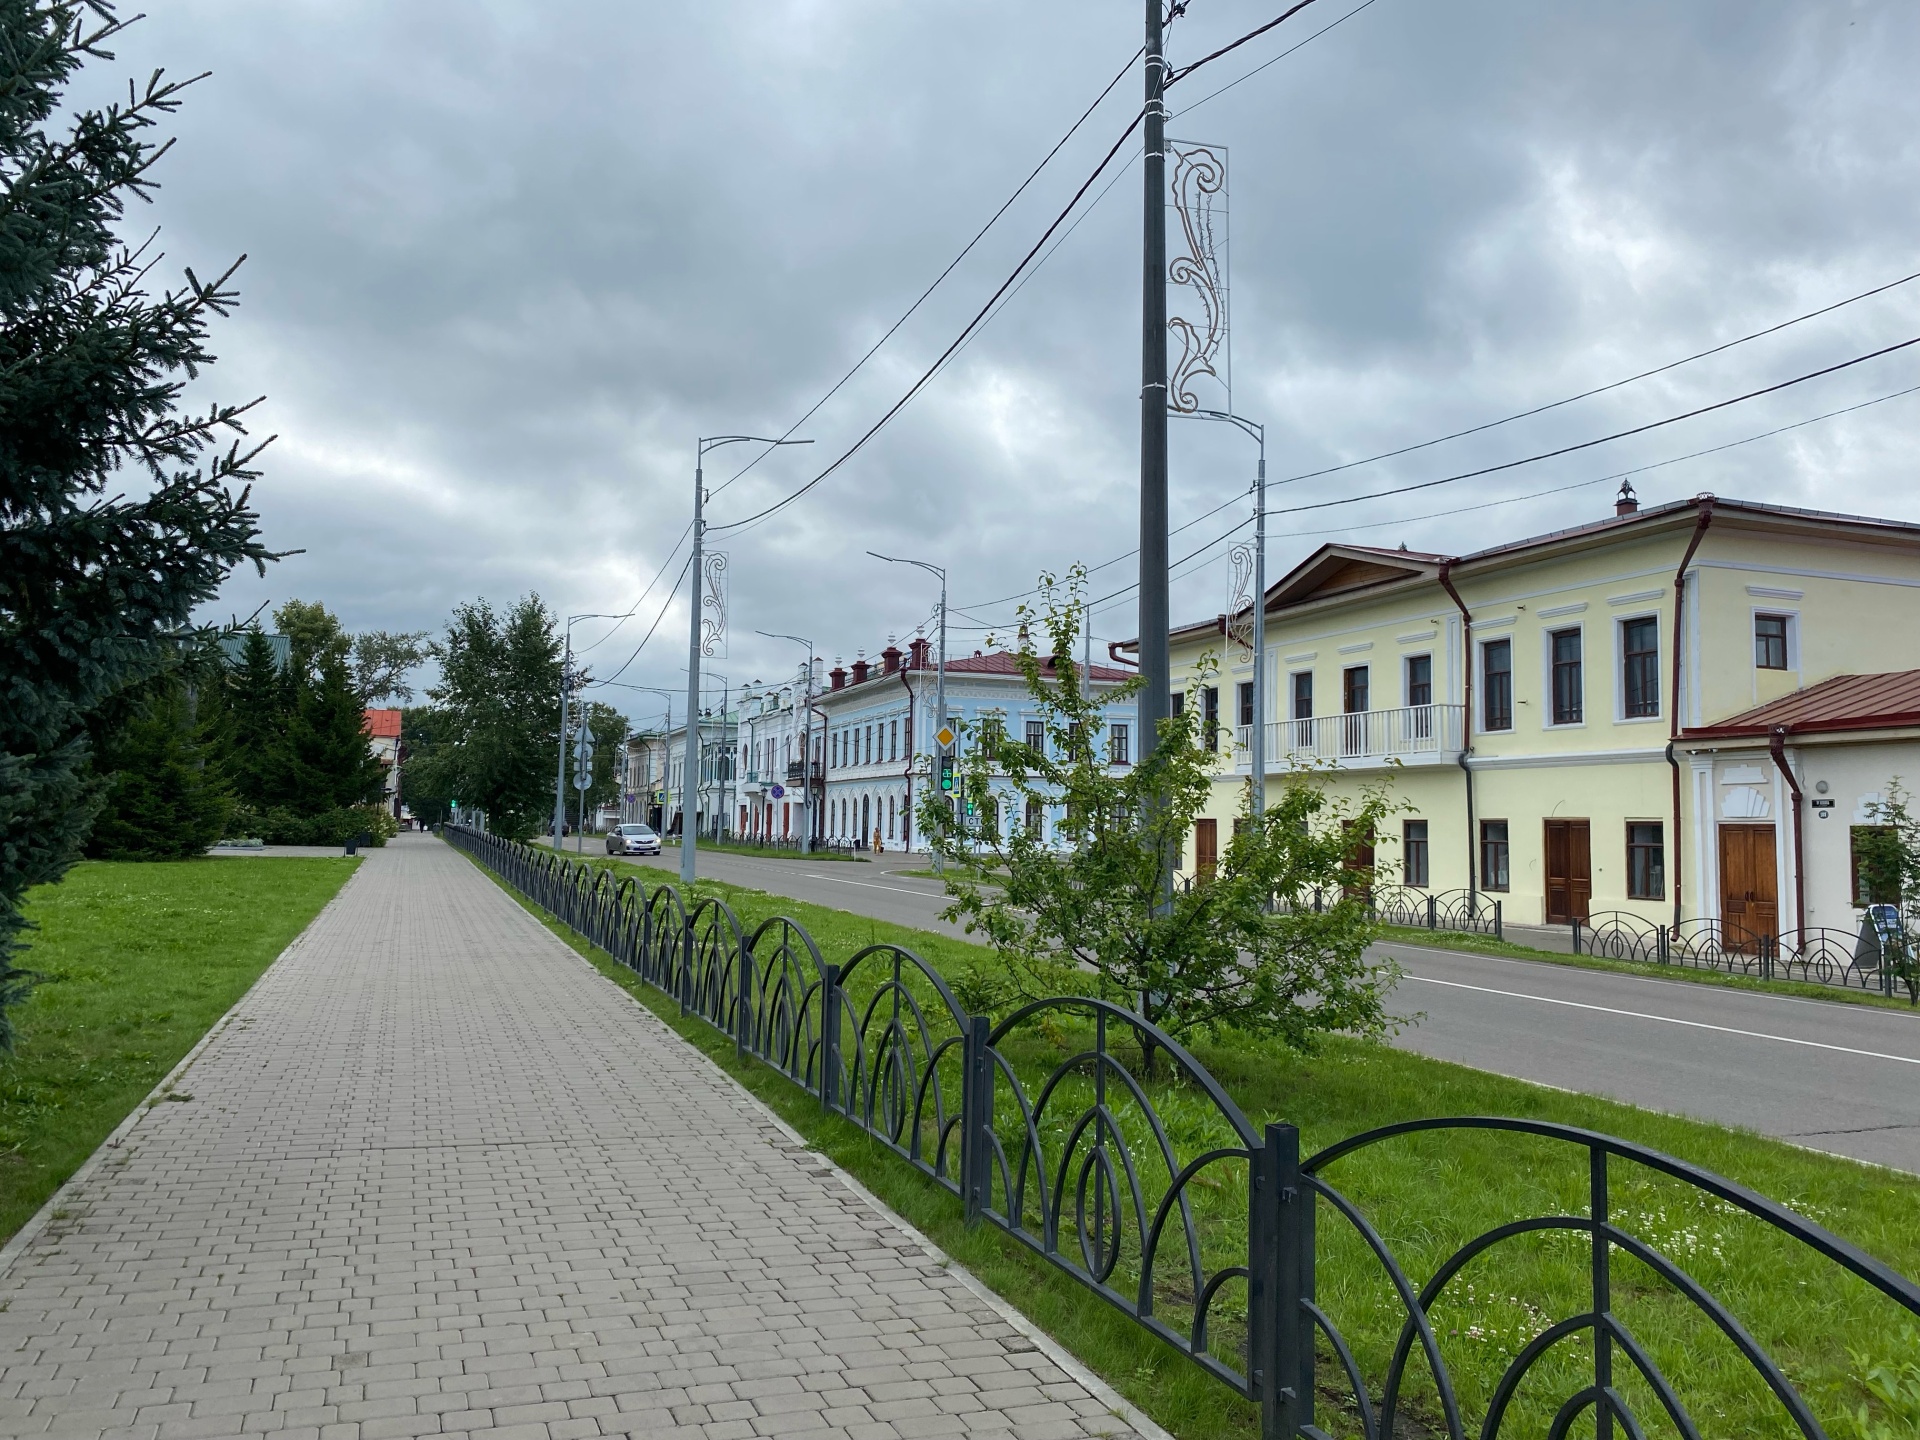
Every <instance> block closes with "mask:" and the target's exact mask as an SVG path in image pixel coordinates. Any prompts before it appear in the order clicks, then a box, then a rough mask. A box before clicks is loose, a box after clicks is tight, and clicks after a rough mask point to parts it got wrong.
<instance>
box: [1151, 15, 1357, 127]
mask: <svg viewBox="0 0 1920 1440" xmlns="http://www.w3.org/2000/svg"><path fill="white" fill-rule="evenodd" d="M1373 3H1374V0H1360V3H1359V4H1358V5H1356V6H1354V7H1353V9H1351V10H1349V11H1347V13H1346V14H1344V15H1342V16H1341V17H1340V18H1339V19H1338V20H1335V21H1333V22H1332V24H1329V25H1322V26H1321V27H1320V28H1319V29H1318V30H1316V31H1314V32H1313V33H1312V34H1311V35H1309V36H1307V38H1306V39H1304V40H1302V41H1301V42H1300V44H1298V45H1290V46H1288V47H1287V48H1286V49H1285V50H1282V51H1281V52H1280V53H1279V54H1278V55H1276V56H1274V57H1273V58H1272V59H1271V60H1268V61H1266V62H1265V63H1263V64H1260V65H1256V66H1254V67H1253V69H1251V70H1249V71H1247V73H1246V74H1244V75H1242V76H1241V77H1240V79H1238V80H1229V81H1228V82H1227V83H1226V84H1224V85H1222V86H1221V87H1220V88H1219V89H1218V90H1215V91H1214V92H1212V94H1209V95H1203V96H1201V97H1200V98H1199V99H1198V100H1196V101H1194V102H1193V104H1191V105H1189V106H1187V107H1186V108H1185V109H1183V110H1177V111H1175V112H1174V113H1173V114H1171V115H1169V116H1168V117H1167V118H1168V119H1169V120H1177V119H1179V118H1180V117H1181V116H1182V115H1190V114H1192V113H1193V112H1194V111H1195V110H1198V109H1199V108H1200V107H1201V106H1202V105H1204V104H1206V103H1207V101H1209V100H1217V99H1219V97H1220V96H1222V95H1224V94H1226V93H1227V91H1229V90H1231V89H1233V87H1234V86H1236V85H1238V84H1241V83H1242V82H1243V81H1247V80H1251V79H1252V78H1253V77H1254V76H1256V75H1258V74H1259V73H1260V72H1261V71H1262V70H1265V69H1266V68H1267V66H1269V65H1278V64H1279V63H1280V62H1281V61H1282V60H1284V59H1286V58H1287V57H1288V56H1289V55H1291V54H1293V52H1294V51H1296V50H1299V49H1301V48H1302V47H1304V46H1307V45H1311V44H1312V43H1313V42H1314V41H1316V40H1318V39H1319V38H1320V37H1321V36H1322V35H1324V34H1326V33H1327V31H1329V30H1333V29H1336V28H1338V27H1339V26H1341V25H1344V24H1346V23H1347V21H1349V20H1351V19H1352V18H1353V17H1354V16H1356V15H1358V14H1359V13H1360V12H1361V11H1362V10H1364V9H1366V8H1367V7H1368V6H1369V5H1371V4H1373Z"/></svg>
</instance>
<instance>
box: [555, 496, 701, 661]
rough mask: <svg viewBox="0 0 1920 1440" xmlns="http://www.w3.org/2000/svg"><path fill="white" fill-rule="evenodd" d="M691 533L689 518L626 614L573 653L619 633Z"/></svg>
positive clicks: (691, 524)
mask: <svg viewBox="0 0 1920 1440" xmlns="http://www.w3.org/2000/svg"><path fill="white" fill-rule="evenodd" d="M692 533H693V522H692V521H691V520H689V521H688V522H687V528H686V529H684V530H682V531H681V532H680V538H679V539H678V540H676V541H674V542H673V548H672V549H671V550H669V551H667V558H666V559H664V560H662V561H661V562H660V568H659V569H658V570H655V571H654V572H653V579H651V580H649V581H648V582H647V588H646V589H644V590H642V591H641V592H640V598H639V599H638V600H636V601H634V602H633V606H632V608H631V609H629V610H628V611H627V613H626V614H624V615H622V616H620V617H618V618H617V619H616V620H615V622H614V625H613V628H612V629H610V630H608V631H607V633H606V634H604V635H602V636H601V637H600V638H599V639H598V640H596V641H594V642H593V644H591V645H582V646H581V647H580V648H579V649H578V650H577V651H575V652H574V653H575V654H577V655H585V654H586V653H587V652H588V651H589V650H593V649H596V648H598V647H599V646H601V645H604V644H605V643H606V642H607V641H609V640H611V639H612V638H613V637H614V636H615V635H616V634H618V633H619V630H620V627H621V626H622V625H624V624H626V623H627V621H629V620H631V619H632V618H633V617H634V614H635V613H636V612H637V611H638V610H639V609H640V607H641V606H642V605H644V604H646V603H647V596H649V595H651V594H652V593H653V587H654V586H656V585H658V584H659V583H660V577H661V576H662V575H665V574H666V573H667V566H669V565H671V564H673V557H674V556H676V555H678V554H679V553H680V547H681V546H682V545H684V544H686V543H687V537H688V536H689V535H691V534H692Z"/></svg>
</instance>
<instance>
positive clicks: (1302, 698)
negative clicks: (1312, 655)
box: [1292, 670, 1313, 720]
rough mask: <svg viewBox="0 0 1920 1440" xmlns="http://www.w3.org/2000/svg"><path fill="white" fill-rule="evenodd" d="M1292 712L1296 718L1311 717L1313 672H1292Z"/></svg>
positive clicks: (1307, 718)
mask: <svg viewBox="0 0 1920 1440" xmlns="http://www.w3.org/2000/svg"><path fill="white" fill-rule="evenodd" d="M1292 714H1293V718H1294V719H1296V720H1311V719H1312V718H1313V672H1312V671H1311V670H1296V671H1294V673H1293V700H1292Z"/></svg>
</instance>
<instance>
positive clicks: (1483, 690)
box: [1480, 640, 1513, 888]
mask: <svg viewBox="0 0 1920 1440" xmlns="http://www.w3.org/2000/svg"><path fill="white" fill-rule="evenodd" d="M1480 728H1481V729H1482V730H1511V729H1512V728H1513V642H1512V641H1511V640H1489V641H1488V642H1487V643H1486V644H1485V645H1482V646H1481V647H1480ZM1503 888H1504V887H1503Z"/></svg>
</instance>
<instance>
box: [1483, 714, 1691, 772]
mask: <svg viewBox="0 0 1920 1440" xmlns="http://www.w3.org/2000/svg"><path fill="white" fill-rule="evenodd" d="M1559 728H1560V729H1562V730H1568V729H1572V728H1573V727H1572V726H1568V725H1562V726H1560V727H1559ZM1495 733H1497V734H1505V733H1506V732H1505V731H1497V732H1495ZM1666 763H1667V752H1666V749H1665V747H1664V746H1663V747H1662V748H1660V749H1658V750H1563V751H1558V752H1551V753H1549V752H1540V753H1536V754H1532V755H1469V756H1468V757H1467V765H1468V767H1469V768H1471V769H1474V770H1547V769H1551V768H1553V767H1554V766H1557V765H1656V764H1657V765H1664V764H1666Z"/></svg>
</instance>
